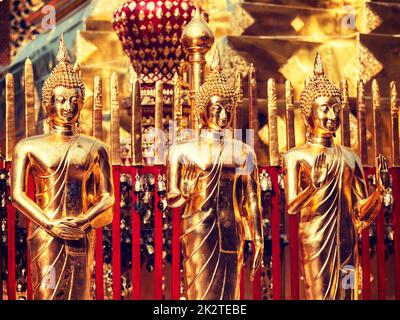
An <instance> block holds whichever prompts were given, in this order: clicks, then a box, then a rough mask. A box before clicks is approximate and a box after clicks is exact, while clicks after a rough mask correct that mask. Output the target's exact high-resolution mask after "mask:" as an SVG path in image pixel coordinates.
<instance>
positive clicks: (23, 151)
mask: <svg viewBox="0 0 400 320" xmlns="http://www.w3.org/2000/svg"><path fill="white" fill-rule="evenodd" d="M28 154H29V153H28V151H27V145H26V144H25V143H24V142H23V141H21V142H19V143H17V145H16V146H15V148H14V154H13V161H12V165H11V188H10V189H11V202H12V204H13V205H14V207H15V208H16V209H18V210H19V211H20V212H21V213H23V214H24V215H25V216H26V217H28V218H29V219H30V220H32V221H34V222H35V223H36V224H38V225H39V226H40V227H42V228H43V229H45V230H48V229H49V226H50V221H49V219H48V218H47V217H46V215H45V214H44V212H43V210H42V209H41V208H40V207H39V206H38V205H37V204H36V203H35V202H34V201H33V200H32V199H30V198H29V197H28V195H27V180H28V175H29V170H30V165H29V158H28Z"/></svg>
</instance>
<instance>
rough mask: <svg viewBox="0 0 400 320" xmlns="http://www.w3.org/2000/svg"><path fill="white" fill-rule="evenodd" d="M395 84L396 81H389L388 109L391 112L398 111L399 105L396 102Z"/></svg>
mask: <svg viewBox="0 0 400 320" xmlns="http://www.w3.org/2000/svg"><path fill="white" fill-rule="evenodd" d="M397 100H398V95H397V86H396V81H391V82H390V110H391V112H392V113H396V114H397V113H399V105H398V103H397Z"/></svg>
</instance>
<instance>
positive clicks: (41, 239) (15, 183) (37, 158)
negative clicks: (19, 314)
mask: <svg viewBox="0 0 400 320" xmlns="http://www.w3.org/2000/svg"><path fill="white" fill-rule="evenodd" d="M42 95H43V101H42V102H43V107H44V109H45V111H46V113H47V117H48V120H49V127H50V128H49V132H48V133H45V134H43V135H38V136H32V137H29V138H26V139H23V140H21V141H19V142H18V143H17V144H16V146H15V148H14V154H13V162H12V169H11V177H12V178H11V179H12V180H11V197H12V203H13V205H14V206H15V207H16V208H17V209H18V210H19V211H20V212H22V213H23V214H24V215H25V216H26V217H28V218H29V219H30V220H31V221H33V223H31V224H30V228H29V231H28V250H29V252H30V258H31V261H30V264H31V275H32V288H33V298H34V299H46V300H47V299H50V300H53V299H55V300H67V299H68V300H78V299H79V300H80V299H90V298H91V295H90V287H91V280H92V266H93V258H94V241H95V230H94V229H95V228H99V227H102V226H105V225H107V224H109V223H110V222H111V221H112V217H113V212H112V205H113V203H114V193H113V182H112V178H111V177H112V175H111V165H110V159H109V154H108V151H107V146H106V145H105V144H104V143H102V142H101V141H98V140H96V139H94V138H93V137H90V136H86V135H83V134H80V132H79V121H78V120H79V114H80V111H81V109H82V106H83V100H84V95H85V87H84V85H83V83H82V81H81V79H80V77H79V75H78V73H77V72H75V70H74V68H73V67H72V66H71V64H70V60H69V57H68V53H67V51H66V49H65V47H64V43H63V39H62V38H61V40H60V45H59V48H58V53H57V65H56V67H55V68H54V69H53V71H52V73H51V75H50V76H49V78H48V79H47V80H46V81H45V83H44V85H43V91H42ZM28 175H32V177H33V180H34V186H35V199H34V200H32V199H30V198H29V197H28V195H27V180H28Z"/></svg>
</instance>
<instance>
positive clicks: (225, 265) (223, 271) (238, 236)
mask: <svg viewBox="0 0 400 320" xmlns="http://www.w3.org/2000/svg"><path fill="white" fill-rule="evenodd" d="M201 139H202V140H201V141H189V142H183V143H178V144H176V145H174V146H172V148H171V150H170V155H169V170H168V172H169V195H171V194H173V195H176V194H179V192H180V191H179V184H180V182H179V177H181V175H182V174H183V173H182V169H181V164H182V163H184V162H186V161H193V162H194V163H195V164H196V167H195V170H196V174H198V175H199V179H198V182H197V185H196V187H195V191H194V193H193V195H191V196H190V198H189V199H187V202H186V205H185V209H184V211H183V215H182V225H181V226H182V234H181V242H182V247H183V255H184V275H185V285H186V294H187V298H188V299H190V300H221V299H222V300H233V299H239V292H240V291H239V289H240V288H239V283H240V269H241V266H242V265H243V245H244V240H245V238H246V234H249V233H252V235H251V236H254V232H252V231H249V230H254V229H256V228H258V229H260V228H261V219H260V217H261V216H260V215H259V213H260V211H259V210H260V202H259V198H258V195H259V185H258V180H257V179H258V171H257V167H256V165H255V164H256V159H255V154H254V151H253V150H252V149H251V148H250V147H249V146H247V145H245V144H243V143H241V142H239V141H236V140H228V141H226V142H225V143H224V142H223V141H221V143H220V142H219V141H218V140H215V141H210V140H209V139H205V138H204V137H202V138H201ZM234 150H235V151H236V152H234ZM235 154H236V155H235ZM257 217H258V218H257ZM251 236H248V237H251Z"/></svg>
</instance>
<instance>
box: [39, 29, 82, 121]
mask: <svg viewBox="0 0 400 320" xmlns="http://www.w3.org/2000/svg"><path fill="white" fill-rule="evenodd" d="M84 97H85V86H84V84H83V82H82V80H81V78H80V75H79V73H78V72H77V71H76V70H75V69H74V67H73V66H72V65H71V61H70V58H69V55H68V52H67V50H66V48H65V46H64V40H63V37H62V36H61V39H60V44H59V47H58V52H57V57H56V66H55V67H54V69H53V70H52V72H51V74H50V76H49V77H48V78H47V79H46V81H45V83H44V85H43V88H42V104H43V108H44V110H45V111H46V114H47V117H48V120H49V122H50V124H55V125H57V126H73V125H75V124H77V123H78V120H79V114H80V111H81V109H82V107H83V101H84Z"/></svg>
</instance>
